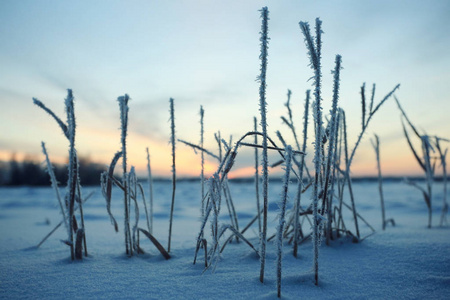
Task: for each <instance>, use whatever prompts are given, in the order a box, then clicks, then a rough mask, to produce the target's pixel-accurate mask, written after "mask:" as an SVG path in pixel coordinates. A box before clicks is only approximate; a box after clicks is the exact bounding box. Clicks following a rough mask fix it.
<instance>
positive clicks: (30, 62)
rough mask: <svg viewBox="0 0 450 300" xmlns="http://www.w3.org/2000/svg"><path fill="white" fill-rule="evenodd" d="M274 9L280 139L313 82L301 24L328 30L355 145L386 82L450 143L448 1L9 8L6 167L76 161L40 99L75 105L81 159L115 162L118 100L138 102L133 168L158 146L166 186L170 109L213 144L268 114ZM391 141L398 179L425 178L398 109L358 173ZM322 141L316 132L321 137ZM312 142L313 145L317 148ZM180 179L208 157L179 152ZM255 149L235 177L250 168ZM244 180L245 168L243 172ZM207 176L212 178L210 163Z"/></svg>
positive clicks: (365, 151)
mask: <svg viewBox="0 0 450 300" xmlns="http://www.w3.org/2000/svg"><path fill="white" fill-rule="evenodd" d="M262 6H268V8H269V11H270V21H269V35H270V38H271V40H270V45H269V47H270V48H269V65H268V78H267V82H268V87H267V102H268V110H269V114H268V117H269V133H272V135H274V134H273V132H275V131H276V130H281V131H282V132H283V134H284V135H285V137H286V138H287V139H288V140H289V141H290V142H292V139H291V138H290V134H289V131H288V130H287V128H286V127H285V126H284V125H282V123H281V120H280V116H281V115H285V113H286V111H285V107H284V105H283V104H284V103H285V102H286V93H287V89H288V88H289V89H291V90H292V92H293V98H292V103H293V109H294V118H296V119H295V122H296V124H297V128H298V129H299V130H301V125H300V124H301V120H302V114H303V101H304V94H305V90H306V89H309V88H311V82H308V79H309V78H310V77H311V76H312V72H311V70H310V69H309V68H308V58H307V56H306V48H305V46H304V43H303V37H302V35H301V32H300V29H299V26H298V22H299V21H308V22H310V23H311V25H313V24H314V19H315V18H316V17H320V18H321V20H322V21H323V30H324V35H323V42H324V44H323V61H322V64H323V74H324V78H323V98H324V111H325V112H328V110H329V108H330V105H331V104H330V99H331V90H332V85H331V78H332V76H331V74H330V71H331V69H333V67H334V66H333V62H334V56H335V55H336V54H341V55H342V57H343V67H344V69H343V71H342V76H341V78H342V81H341V98H340V106H341V107H342V108H344V109H345V110H346V112H347V117H348V124H349V138H350V144H353V143H354V142H355V140H356V136H357V134H358V133H359V129H360V127H361V125H360V124H361V112H360V110H361V108H360V95H359V89H360V86H361V84H362V83H363V82H366V84H367V86H368V87H371V86H372V83H376V84H377V94H376V97H375V99H376V101H379V100H381V99H382V98H383V97H384V95H385V94H387V93H388V92H389V91H390V90H391V89H392V88H393V87H394V86H395V85H396V84H397V83H400V84H401V88H400V90H399V91H398V92H397V93H396V95H397V97H398V98H399V99H400V101H401V102H402V104H403V106H404V108H405V110H406V111H407V113H408V114H409V116H410V118H411V119H412V121H413V122H414V123H415V124H416V125H417V127H419V128H420V129H421V130H423V131H426V132H427V133H429V134H435V135H440V136H444V137H450V134H449V129H450V125H449V122H448V119H449V118H448V113H449V112H450V101H448V100H449V90H450V88H449V82H450V75H449V72H448V70H449V67H450V54H449V51H448V49H450V36H449V34H448V32H450V2H448V1H314V2H313V1H40V0H38V1H12V0H3V1H1V2H0V39H1V40H2V46H1V47H0V66H1V68H0V108H1V109H0V126H1V127H2V128H4V130H2V131H1V132H0V155H1V158H2V159H8V158H9V157H10V155H11V153H12V152H16V153H17V154H18V156H21V157H23V156H24V155H25V153H27V154H29V155H34V156H35V157H36V158H38V159H42V155H41V154H40V142H41V140H43V141H45V142H46V143H47V148H48V151H49V152H50V155H51V156H52V157H53V159H54V160H55V161H58V160H59V161H63V160H64V157H65V156H67V142H66V141H65V138H64V137H63V135H62V134H61V132H60V131H59V129H58V128H57V127H56V124H55V123H54V122H53V120H51V119H50V118H49V117H48V116H46V115H45V114H44V113H43V112H42V111H40V110H39V109H38V108H37V107H35V106H34V105H33V104H32V100H31V99H32V97H37V98H38V99H40V100H41V101H43V102H44V103H46V104H47V105H48V106H49V107H51V108H52V109H54V110H55V112H57V113H59V115H61V116H63V115H64V107H63V99H64V97H65V96H66V91H65V90H66V89H67V88H71V89H73V91H74V95H75V97H76V114H77V121H78V132H77V144H78V151H79V153H80V155H84V156H90V157H91V158H92V159H94V160H98V161H102V162H105V163H106V162H108V161H110V159H111V158H112V156H113V154H114V153H115V152H116V151H117V150H118V149H119V147H120V144H119V141H120V140H119V139H120V136H119V130H118V128H119V126H120V121H119V110H118V104H117V101H116V99H117V97H118V96H120V95H123V94H124V93H128V94H129V95H130V96H131V98H132V101H131V102H130V136H129V147H130V154H131V155H130V163H131V164H134V165H136V166H137V167H138V169H140V170H144V166H145V158H146V156H145V147H147V146H149V147H150V150H151V153H152V160H153V164H154V167H153V168H154V170H155V173H156V174H160V175H167V174H169V172H170V163H171V162H170V148H169V145H168V140H169V133H170V130H169V123H168V118H169V113H168V108H169V104H168V103H169V98H170V97H173V98H174V99H175V107H176V122H177V123H176V124H177V125H176V126H177V137H179V138H182V139H185V140H188V141H192V142H194V143H196V142H198V140H199V130H200V129H199V108H200V105H203V106H204V108H205V130H206V137H205V139H206V146H207V147H208V148H209V149H215V147H216V145H215V142H214V138H213V134H214V132H217V131H218V130H220V131H221V133H222V136H224V137H229V136H230V135H233V136H234V137H235V138H237V137H239V136H241V135H243V134H244V133H245V132H247V131H249V130H251V129H252V126H253V116H259V111H258V83H257V82H256V81H255V79H256V77H257V75H258V72H259V60H258V56H259V30H260V18H259V12H258V10H259V9H260V8H261V7H262ZM373 133H377V134H378V135H379V136H380V139H381V155H382V158H381V159H382V167H383V169H384V170H385V172H386V173H387V174H397V175H403V174H410V173H418V172H419V168H418V166H417V163H416V162H415V161H414V158H413V157H412V155H411V153H410V151H409V149H408V148H407V144H406V142H405V140H404V137H403V133H402V130H401V123H400V117H399V111H398V109H397V108H396V106H395V103H394V101H391V100H390V101H389V102H388V103H387V104H386V105H385V106H383V107H382V109H381V111H380V112H379V113H377V115H376V116H375V118H374V119H373V121H372V123H371V124H370V125H369V129H368V133H367V135H366V136H365V139H364V142H363V144H362V145H361V148H360V149H359V152H358V156H357V157H356V158H355V162H354V170H353V172H354V174H356V175H358V174H359V175H366V174H374V173H375V171H376V169H375V161H374V159H375V156H374V153H373V150H372V149H371V146H370V142H369V139H370V137H371V136H372V135H373ZM311 134H312V133H311ZM311 142H312V139H310V140H309V144H308V147H311ZM178 150H179V156H178V157H179V166H180V167H179V168H178V169H179V171H180V173H181V174H185V175H188V174H196V172H198V170H199V166H197V164H195V166H193V164H192V162H193V161H196V160H198V157H197V156H196V155H195V153H193V151H191V150H190V149H188V148H186V147H184V146H182V145H179V146H178ZM251 155H252V151H243V152H242V153H241V154H240V160H239V163H238V164H237V165H236V167H237V168H243V170H244V171H243V174H244V173H245V170H247V169H248V170H249V168H250V166H251V165H252V161H251ZM246 168H247V169H246ZM209 169H210V170H213V169H214V162H213V161H211V162H210V165H209Z"/></svg>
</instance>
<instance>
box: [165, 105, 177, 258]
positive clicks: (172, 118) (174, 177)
mask: <svg viewBox="0 0 450 300" xmlns="http://www.w3.org/2000/svg"><path fill="white" fill-rule="evenodd" d="M174 114H175V113H174V107H173V98H170V128H171V138H170V143H171V144H172V203H171V205H170V224H169V244H168V246H167V252H170V244H171V240H172V223H173V208H174V206H175V189H176V186H177V172H176V168H175V116H174Z"/></svg>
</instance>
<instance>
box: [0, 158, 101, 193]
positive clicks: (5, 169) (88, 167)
mask: <svg viewBox="0 0 450 300" xmlns="http://www.w3.org/2000/svg"><path fill="white" fill-rule="evenodd" d="M79 164H80V181H81V185H99V184H100V174H101V173H102V172H103V171H106V166H104V165H102V164H98V163H93V162H91V161H90V160H89V159H87V158H80V161H79ZM53 167H54V168H53V170H54V172H55V176H56V179H57V181H58V183H59V184H60V185H66V184H67V175H68V173H67V166H66V165H65V164H55V165H54V166H53ZM0 185H2V186H20V185H29V186H50V176H49V175H48V173H47V167H46V166H44V165H43V164H42V163H39V162H36V161H34V160H31V159H24V160H23V161H21V162H18V161H17V160H16V159H15V158H14V157H13V158H12V159H11V160H10V161H9V162H3V163H1V164H0Z"/></svg>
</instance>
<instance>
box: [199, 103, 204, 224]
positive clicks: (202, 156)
mask: <svg viewBox="0 0 450 300" xmlns="http://www.w3.org/2000/svg"><path fill="white" fill-rule="evenodd" d="M204 115H205V111H204V110H203V106H200V147H202V148H203V147H204V138H203V137H204V133H205V131H204V127H203V117H204ZM200 155H201V163H202V170H201V173H200V183H201V185H202V194H201V196H202V198H201V199H202V200H201V201H202V202H201V205H202V218H203V217H204V216H205V201H204V199H205V153H204V151H201V153H200Z"/></svg>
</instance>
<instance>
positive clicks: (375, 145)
mask: <svg viewBox="0 0 450 300" xmlns="http://www.w3.org/2000/svg"><path fill="white" fill-rule="evenodd" d="M371 142H372V146H373V149H374V150H375V155H376V158H377V169H378V190H379V192H380V201H381V222H382V223H381V224H383V226H382V228H383V230H385V229H386V214H385V210H384V196H383V176H382V175H381V163H380V139H379V138H378V135H376V134H375V141H371Z"/></svg>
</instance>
